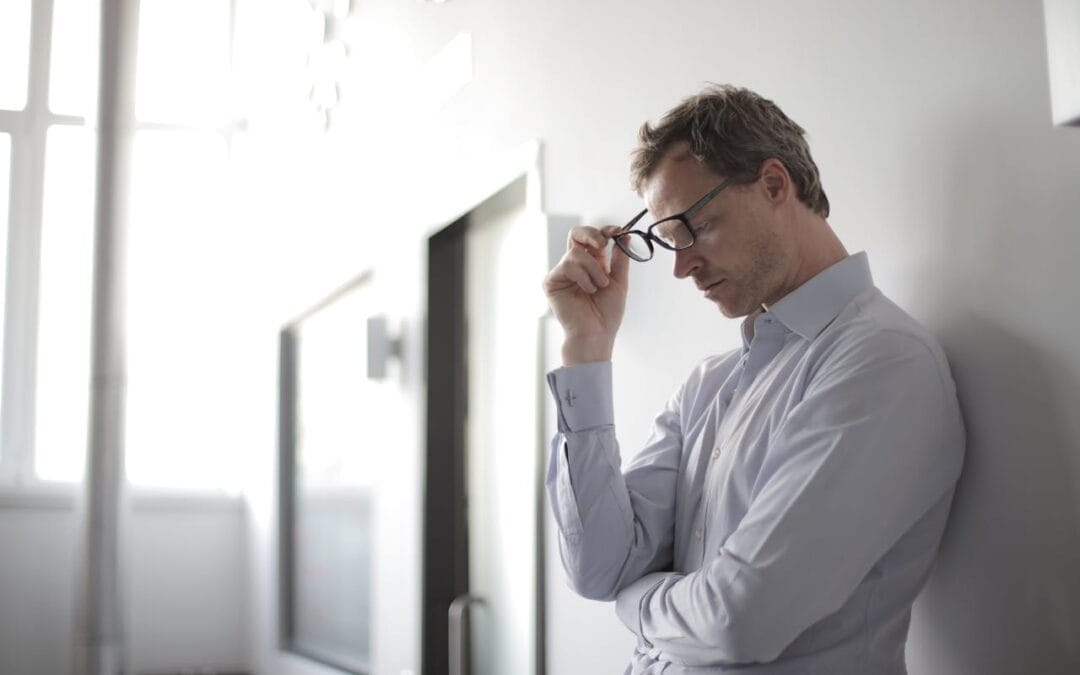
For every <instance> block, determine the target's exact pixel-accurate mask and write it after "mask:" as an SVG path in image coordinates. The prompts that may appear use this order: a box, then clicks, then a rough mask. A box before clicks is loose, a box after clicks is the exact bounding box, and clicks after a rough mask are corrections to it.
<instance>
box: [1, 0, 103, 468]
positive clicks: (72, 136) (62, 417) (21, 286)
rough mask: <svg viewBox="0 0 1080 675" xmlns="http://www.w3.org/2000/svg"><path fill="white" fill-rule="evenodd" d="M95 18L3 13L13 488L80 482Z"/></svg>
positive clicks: (26, 2) (59, 9)
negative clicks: (43, 483)
mask: <svg viewBox="0 0 1080 675" xmlns="http://www.w3.org/2000/svg"><path fill="white" fill-rule="evenodd" d="M50 9H51V13H50V12H49V10H50ZM98 13H99V4H98V2H96V1H86V0H56V1H55V2H54V3H51V7H50V3H34V2H32V0H5V1H4V2H2V3H0V63H3V64H4V67H3V68H2V69H0V138H2V139H3V140H2V141H0V163H2V168H0V195H2V201H0V225H3V227H2V228H0V235H2V238H0V242H2V244H3V250H4V253H5V255H4V256H3V261H4V262H6V266H5V267H4V268H3V269H2V271H3V274H2V275H0V279H3V280H5V281H6V284H5V285H3V286H0V290H2V293H0V303H2V306H3V308H4V312H3V317H4V319H3V340H4V351H3V364H2V371H0V372H2V382H3V399H2V400H0V432H2V433H0V474H2V475H3V476H4V477H5V479H6V480H7V481H8V482H15V483H20V484H32V483H35V482H37V481H40V480H43V479H44V480H72V479H76V478H78V477H79V475H80V474H81V472H82V457H83V456H84V455H85V447H86V438H85V437H86V407H87V391H88V389H89V338H90V325H89V311H90V283H89V274H90V269H91V264H92V256H93V251H92V246H91V238H92V233H93V213H92V203H93V200H92V195H93V193H92V191H93V182H94V166H93V152H94V133H93V130H92V127H91V125H90V123H89V122H88V119H89V118H88V113H89V112H90V110H91V108H92V107H93V105H94V102H95V100H96V98H95V97H96V93H97V67H96V65H95V64H96V53H97V42H98V40H97V31H98V21H97V20H96V17H97V15H98ZM31 19H32V20H31ZM50 44H51V49H50V50H49V52H46V51H45V49H46V46H48V45H50ZM50 52H51V53H50ZM45 63H49V64H50V65H49V69H46V68H44V67H43V66H44V64H45ZM50 97H51V98H52V99H54V100H55V102H56V103H57V104H58V105H54V106H53V107H52V109H50V105H49V104H50Z"/></svg>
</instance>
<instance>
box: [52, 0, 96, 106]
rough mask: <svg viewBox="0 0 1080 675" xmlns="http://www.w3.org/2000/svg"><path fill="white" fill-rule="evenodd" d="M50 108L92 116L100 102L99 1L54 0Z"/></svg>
mask: <svg viewBox="0 0 1080 675" xmlns="http://www.w3.org/2000/svg"><path fill="white" fill-rule="evenodd" d="M53 2H54V4H53V25H52V29H53V35H52V61H51V64H50V66H49V67H50V68H51V69H52V73H51V74H50V76H49V108H50V109H51V110H52V111H53V112H55V113H58V114H61V115H80V116H83V117H90V116H91V115H93V114H94V112H95V110H94V108H95V105H96V103H97V82H98V31H99V29H100V25H101V19H100V12H101V1H100V0H53Z"/></svg>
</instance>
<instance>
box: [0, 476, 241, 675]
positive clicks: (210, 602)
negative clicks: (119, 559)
mask: <svg viewBox="0 0 1080 675" xmlns="http://www.w3.org/2000/svg"><path fill="white" fill-rule="evenodd" d="M74 502H75V500H74V498H72V497H68V498H65V497H55V496H54V497H52V498H49V497H42V496H41V495H38V496H37V497H33V496H30V497H28V496H26V495H25V494H24V495H22V496H13V495H11V494H4V495H2V499H0V673H3V675H58V674H62V673H70V672H72V663H73V655H74V653H75V652H74V648H75V633H74V630H75V607H76V593H77V590H78V589H77V585H76V580H77V579H78V574H79V573H80V569H79V566H78V564H79V558H80V556H81V551H80V550H77V542H78V541H79V539H80V528H81V522H80V521H79V518H80V516H79V515H78V512H77V510H76V507H75V503H74ZM131 506H132V512H131V516H130V520H129V521H128V533H129V537H128V539H127V541H126V546H127V551H126V560H127V568H126V569H127V572H128V576H127V579H126V582H127V583H126V589H125V590H126V597H125V598H124V599H125V604H126V614H125V630H126V632H127V646H128V653H127V658H128V664H129V666H130V668H131V672H133V673H145V672H154V671H156V672H162V671H165V670H171V671H174V672H175V671H178V670H182V669H184V668H188V669H192V668H216V669H220V670H222V671H226V672H238V671H246V670H249V669H250V664H249V660H248V659H249V656H250V650H249V646H248V635H247V631H246V626H247V624H248V619H247V616H248V612H249V608H250V606H251V602H250V598H249V596H248V593H247V590H248V587H247V583H246V580H245V579H246V576H247V574H248V564H247V550H246V547H245V545H244V542H245V536H244V532H245V530H246V529H247V526H246V523H245V519H244V515H243V509H242V507H241V502H240V501H239V499H238V498H214V497H207V498H192V497H190V496H189V497H186V498H183V499H174V498H169V497H150V498H135V499H133V500H132V502H131Z"/></svg>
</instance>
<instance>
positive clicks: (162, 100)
mask: <svg viewBox="0 0 1080 675" xmlns="http://www.w3.org/2000/svg"><path fill="white" fill-rule="evenodd" d="M229 30H230V29H229V3H228V2H222V0H143V2H142V3H141V5H140V8H139V54H138V71H137V75H136V80H135V86H136V89H135V92H136V93H135V116H136V117H137V118H138V119H139V121H141V122H170V123H176V124H187V125H192V126H206V125H210V126H216V125H220V124H223V123H224V121H225V120H226V119H227V116H228V113H229V107H228V102H229V88H228V78H229Z"/></svg>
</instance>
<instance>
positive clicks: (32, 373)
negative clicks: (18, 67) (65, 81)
mask: <svg viewBox="0 0 1080 675" xmlns="http://www.w3.org/2000/svg"><path fill="white" fill-rule="evenodd" d="M30 2H31V12H30V47H29V49H30V54H29V61H28V75H27V95H26V103H25V106H24V107H23V109H22V110H8V109H0V133H4V134H8V135H9V137H10V139H11V145H10V147H11V156H10V167H9V179H8V190H9V199H8V213H7V233H6V236H7V242H6V243H7V247H6V251H5V252H4V255H5V256H6V263H5V269H4V274H5V279H4V285H3V289H2V292H3V293H4V304H3V314H2V316H0V359H2V362H0V503H6V502H13V501H14V502H19V503H22V502H26V503H28V504H31V505H32V504H35V503H37V502H39V501H41V499H40V498H41V497H44V498H45V500H46V501H47V502H49V503H54V502H55V503H57V504H68V503H73V499H74V496H75V494H76V490H77V483H73V482H67V481H57V480H48V479H44V478H41V477H39V476H38V474H37V470H36V466H35V464H36V462H35V459H36V448H35V438H34V434H35V425H36V419H37V416H36V407H37V358H38V328H39V326H38V313H39V306H40V293H39V291H40V272H41V254H42V250H41V243H42V238H41V234H42V217H43V213H44V189H45V152H46V139H47V136H48V132H49V129H50V128H52V127H53V126H76V127H87V128H88V129H89V130H90V131H91V133H93V134H94V136H95V139H96V136H97V125H96V123H94V121H93V116H94V115H96V111H95V112H92V113H91V115H89V116H83V115H68V114H58V113H54V112H52V110H50V108H49V89H50V74H51V60H52V37H53V16H54V10H55V3H54V0H30ZM228 2H229V26H228V32H229V58H230V63H229V70H230V72H229V74H228V76H227V77H229V78H230V79H231V78H232V77H234V74H235V45H236V15H237V4H238V2H239V0H228ZM136 30H137V29H136ZM97 48H98V49H100V46H98V47H97ZM246 126H247V125H246V120H245V119H243V118H235V119H231V120H225V121H223V122H222V123H221V124H219V125H216V126H212V125H188V124H161V123H154V122H138V121H137V122H136V124H135V126H134V133H136V134H137V133H138V132H140V131H149V130H154V131H183V132H196V133H208V134H211V133H212V134H218V135H221V136H222V137H223V138H224V140H225V143H226V147H227V148H228V151H229V153H230V156H231V153H232V147H233V142H234V140H233V139H234V136H235V134H237V133H241V132H243V131H244V130H245V129H246ZM95 156H96V149H95ZM95 167H96V160H95ZM88 255H92V254H91V253H90V252H88ZM87 354H88V358H89V350H87ZM87 385H88V386H89V383H87ZM133 487H135V488H136V489H137V490H138V491H139V492H140V493H150V494H163V495H174V494H177V493H185V494H187V493H190V494H191V495H204V496H205V495H208V494H213V495H228V496H229V498H230V500H231V499H232V498H234V497H235V495H232V494H231V493H230V492H229V491H227V490H219V489H208V488H206V487H198V486H194V487H191V488H190V489H186V488H185V489H172V488H160V489H159V488H155V487H142V486H138V485H134V486H133ZM27 500H29V501H27Z"/></svg>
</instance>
